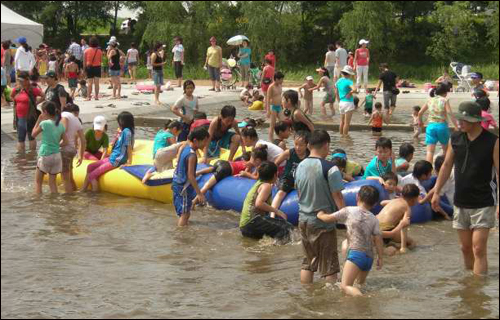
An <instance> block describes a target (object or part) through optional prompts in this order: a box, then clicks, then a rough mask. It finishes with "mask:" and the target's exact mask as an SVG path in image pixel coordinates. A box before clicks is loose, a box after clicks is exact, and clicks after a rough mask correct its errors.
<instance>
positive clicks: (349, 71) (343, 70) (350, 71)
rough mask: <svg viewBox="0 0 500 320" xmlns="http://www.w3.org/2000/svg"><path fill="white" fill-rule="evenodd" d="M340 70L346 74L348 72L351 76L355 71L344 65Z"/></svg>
mask: <svg viewBox="0 0 500 320" xmlns="http://www.w3.org/2000/svg"><path fill="white" fill-rule="evenodd" d="M341 72H344V73H347V74H350V75H351V76H353V75H355V74H356V73H355V72H354V70H353V69H352V67H351V66H345V67H344V68H343V69H342V71H341Z"/></svg>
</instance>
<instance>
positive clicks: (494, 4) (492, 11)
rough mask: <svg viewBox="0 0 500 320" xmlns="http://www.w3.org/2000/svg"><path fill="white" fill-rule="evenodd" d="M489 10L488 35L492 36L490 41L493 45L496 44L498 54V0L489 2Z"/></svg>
mask: <svg viewBox="0 0 500 320" xmlns="http://www.w3.org/2000/svg"><path fill="white" fill-rule="evenodd" d="M488 8H489V12H488V18H487V19H488V23H487V25H488V35H489V38H490V42H491V44H492V45H493V46H495V49H496V51H497V54H498V39H499V34H498V26H499V24H498V17H499V12H498V1H490V4H489V7H488Z"/></svg>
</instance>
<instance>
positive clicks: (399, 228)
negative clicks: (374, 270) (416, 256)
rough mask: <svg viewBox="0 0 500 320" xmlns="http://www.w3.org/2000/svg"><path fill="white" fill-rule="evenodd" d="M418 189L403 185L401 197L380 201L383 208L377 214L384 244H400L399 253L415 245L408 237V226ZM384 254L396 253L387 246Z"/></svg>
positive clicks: (416, 199)
mask: <svg viewBox="0 0 500 320" xmlns="http://www.w3.org/2000/svg"><path fill="white" fill-rule="evenodd" d="M419 194H420V191H419V190H418V187H417V186H416V185H414V184H409V185H406V186H404V187H403V194H402V197H401V198H397V199H394V200H390V201H382V205H383V206H384V208H383V209H382V211H381V212H380V213H379V214H378V216H377V219H378V221H379V223H380V231H381V232H382V237H383V238H384V242H385V244H386V245H388V244H390V243H391V242H396V243H399V244H401V249H400V251H401V253H406V252H407V251H408V248H413V247H415V245H416V243H415V241H414V240H413V239H411V238H410V237H408V229H407V228H408V226H410V219H411V208H412V207H413V206H415V205H417V204H418V197H419ZM385 254H386V255H389V256H392V255H394V254H396V248H395V247H389V248H387V249H386V250H385Z"/></svg>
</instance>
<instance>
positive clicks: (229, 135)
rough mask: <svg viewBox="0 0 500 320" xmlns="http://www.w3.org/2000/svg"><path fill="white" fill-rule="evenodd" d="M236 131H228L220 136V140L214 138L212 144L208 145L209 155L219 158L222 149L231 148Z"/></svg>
mask: <svg viewBox="0 0 500 320" xmlns="http://www.w3.org/2000/svg"><path fill="white" fill-rule="evenodd" d="M235 134H236V133H234V132H232V131H228V132H226V134H225V135H224V136H223V137H222V138H220V139H219V140H212V142H210V146H209V147H208V157H209V158H218V157H219V156H220V149H221V148H222V149H229V148H231V140H233V137H234V135H235Z"/></svg>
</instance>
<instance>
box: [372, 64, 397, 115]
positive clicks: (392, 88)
mask: <svg viewBox="0 0 500 320" xmlns="http://www.w3.org/2000/svg"><path fill="white" fill-rule="evenodd" d="M380 72H381V73H380V77H379V82H378V85H377V89H375V93H374V94H373V95H376V94H377V92H378V91H379V90H380V87H381V86H382V84H383V85H384V86H383V91H384V108H385V110H386V111H387V112H388V113H389V114H392V113H393V112H394V109H396V101H397V98H398V93H399V92H398V91H399V89H398V88H397V87H396V83H397V82H398V76H397V75H396V74H395V73H394V72H392V71H391V70H389V65H388V64H387V63H382V64H380Z"/></svg>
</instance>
